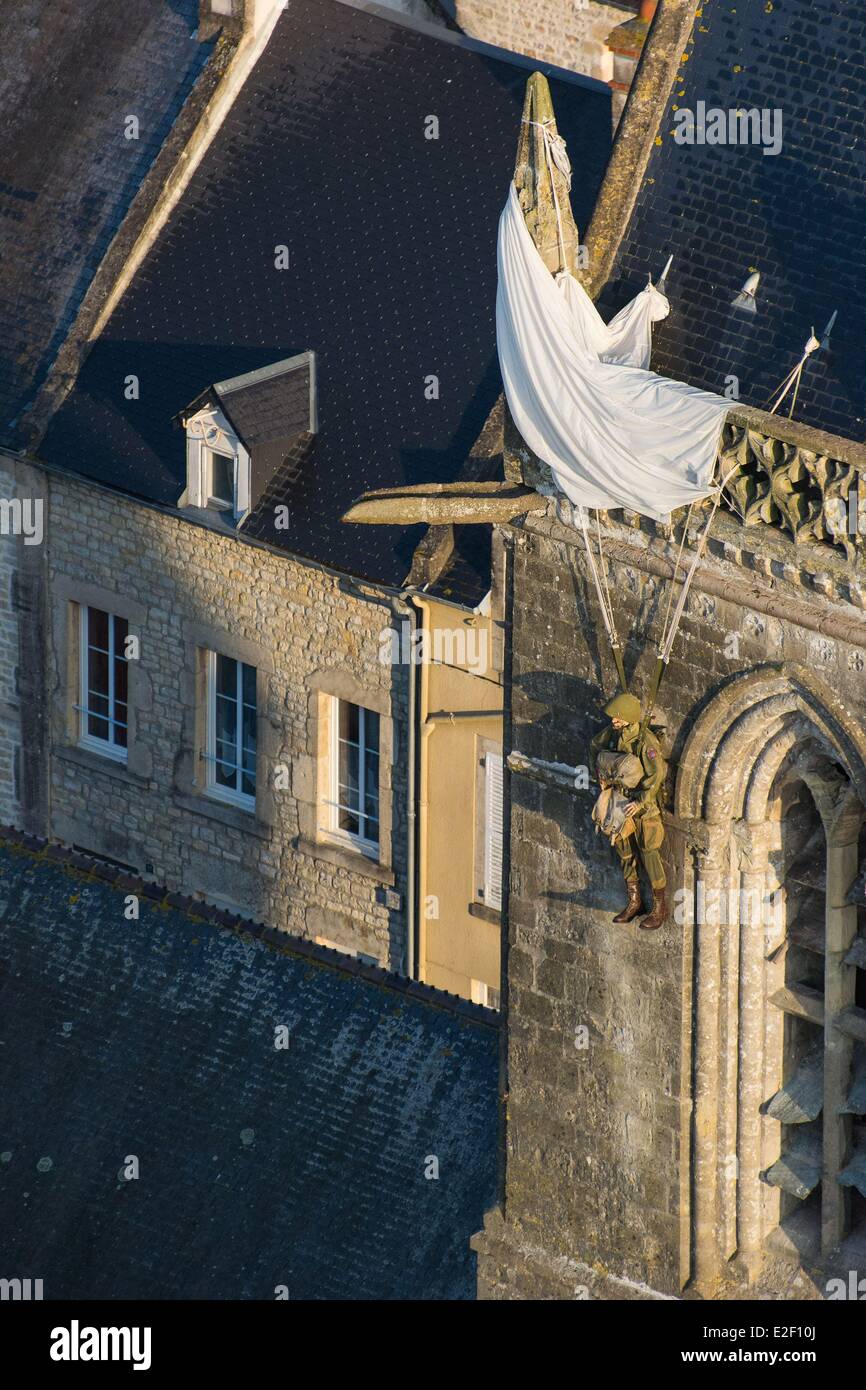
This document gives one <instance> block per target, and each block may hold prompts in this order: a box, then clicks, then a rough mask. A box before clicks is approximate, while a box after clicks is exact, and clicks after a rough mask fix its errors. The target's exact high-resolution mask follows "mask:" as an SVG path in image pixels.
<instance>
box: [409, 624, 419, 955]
mask: <svg viewBox="0 0 866 1390" xmlns="http://www.w3.org/2000/svg"><path fill="white" fill-rule="evenodd" d="M405 611H406V613H407V615H408V618H409V653H410V657H411V654H412V652H413V651H414V650H415V643H414V642H413V638H414V636H415V633H416V632H417V630H418V609H417V608H416V607H415V603H414V601H413V599H411V598H407V601H406V609H405ZM408 699H409V732H408V740H407V753H406V757H407V761H408V764H409V766H408V777H407V789H406V800H407V805H406V974H407V975H408V977H409V979H410V980H417V979H418V949H417V937H418V883H417V869H416V864H417V858H418V856H417V845H418V816H417V805H418V775H417V773H418V769H417V762H418V751H417V750H418V737H417V730H418V726H419V723H420V710H419V708H418V670H417V666H416V663H415V662H414V661H412V660H411V659H410V661H409V688H408Z"/></svg>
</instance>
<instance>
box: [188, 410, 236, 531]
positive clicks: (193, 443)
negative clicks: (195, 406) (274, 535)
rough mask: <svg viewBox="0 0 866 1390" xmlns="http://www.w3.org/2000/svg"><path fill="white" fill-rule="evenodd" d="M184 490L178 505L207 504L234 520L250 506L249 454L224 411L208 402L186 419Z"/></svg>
mask: <svg viewBox="0 0 866 1390" xmlns="http://www.w3.org/2000/svg"><path fill="white" fill-rule="evenodd" d="M186 461H187V479H186V490H185V491H184V493H183V495H182V497H181V498H180V502H179V505H180V506H191V507H209V508H212V509H213V510H214V511H219V512H226V513H230V514H231V517H232V519H233V520H239V519H240V518H242V517H244V516H245V515H246V513H247V512H248V511H249V508H250V456H249V453H248V452H247V450H246V449H245V448H244V446H243V444H242V443H241V441H240V439H238V436H237V435H236V434H235V432H234V430H233V429H232V427H231V425H230V424H229V422H228V420H227V419H226V417H225V415H224V414H223V413H222V411H221V410H218V409H217V408H216V407H215V406H207V407H205V408H204V409H202V410H200V411H198V412H197V413H196V414H195V415H193V416H190V418H189V419H188V420H187V421H186Z"/></svg>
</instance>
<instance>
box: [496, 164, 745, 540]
mask: <svg viewBox="0 0 866 1390" xmlns="http://www.w3.org/2000/svg"><path fill="white" fill-rule="evenodd" d="M498 261H499V288H498V291H497V296H496V337H497V346H498V349H499V365H500V368H501V370H502V379H503V382H504V385H505V396H506V399H507V401H508V405H509V408H510V410H511V414H512V417H513V419H514V423H515V424H516V426H517V428H518V430H519V431H520V433H521V435H522V436H523V439H524V440H525V441H526V443H527V444H528V446H529V448H530V449H532V450H533V452H534V453H536V454H537V455H538V457H539V458H540V459H543V460H544V462H545V463H547V464H549V465H550V468H551V470H552V472H553V475H554V477H555V479H556V482H557V484H558V486H559V487H560V488H561V489H562V491H563V492H564V493H565V495H566V496H567V497H569V498H570V499H571V501H572V502H573V503H575V504H576V505H577V506H582V507H596V508H608V507H626V508H628V509H629V510H631V511H635V512H640V513H642V515H644V516H649V517H653V518H655V519H656V520H659V519H661V518H663V517H666V516H667V515H668V514H669V513H670V512H672V511H673V510H674V509H675V508H676V507H682V506H687V505H688V504H689V503H690V502H695V501H698V500H699V499H700V498H703V497H706V496H708V495H709V493H710V492H712V490H713V488H712V484H711V478H712V473H713V468H714V465H715V462H716V458H717V455H718V447H719V437H720V434H721V428H722V423H723V421H724V418H725V415H726V413H727V411H728V410H729V409H730V404H731V403H730V401H727V400H725V399H724V398H723V397H722V396H716V395H714V394H713V393H712V392H710V391H699V390H697V389H696V388H695V387H693V386H687V385H686V384H685V383H684V382H681V381H671V380H670V379H669V378H667V377H663V376H657V375H656V373H655V372H651V371H648V370H647V368H648V367H649V361H650V349H651V340H652V324H653V322H655V321H656V320H657V319H663V318H665V317H666V315H667V314H668V313H669V312H670V306H669V304H668V301H667V300H666V298H665V297H664V295H663V294H660V293H659V292H658V290H656V289H654V288H653V286H652V285H647V287H646V289H644V290H642V291H641V293H640V294H639V295H637V296H636V297H635V298H634V299H633V300H632V301H631V302H630V303H629V304H627V305H626V306H625V308H624V309H622V310H621V311H620V312H619V313H618V314H617V315H616V317H615V318H613V319H612V320H611V322H610V323H609V324H605V323H604V321H603V320H602V318H601V317H600V315H599V313H598V311H597V309H596V308H595V305H594V304H593V302H592V300H591V299H590V298H589V295H588V294H587V293H586V291H585V290H584V289H583V286H582V285H580V284H579V283H578V281H577V280H575V278H574V276H573V275H570V274H569V273H568V272H562V273H560V274H559V275H558V276H557V277H556V278H554V277H553V276H552V275H551V273H550V271H549V270H548V269H547V267H546V266H545V264H544V262H543V261H542V259H541V256H540V255H539V253H538V251H537V249H536V246H535V243H534V242H533V240H532V237H531V236H530V234H529V230H528V228H527V226H526V223H525V221H524V218H523V213H522V212H521V209H520V203H519V200H518V196H517V189H516V188H515V186H514V184H513V183H512V185H511V188H510V191H509V195H508V202H507V203H506V205H505V208H504V209H503V212H502V216H501V217H500V219H499V248H498Z"/></svg>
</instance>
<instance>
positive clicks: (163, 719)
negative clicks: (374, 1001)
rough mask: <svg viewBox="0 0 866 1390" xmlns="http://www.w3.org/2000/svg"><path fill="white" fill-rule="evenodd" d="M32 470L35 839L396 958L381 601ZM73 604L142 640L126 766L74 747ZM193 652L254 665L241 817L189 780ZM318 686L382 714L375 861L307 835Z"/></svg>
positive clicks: (400, 762)
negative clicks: (44, 613) (118, 619)
mask: <svg viewBox="0 0 866 1390" xmlns="http://www.w3.org/2000/svg"><path fill="white" fill-rule="evenodd" d="M47 482H48V491H49V510H50V516H51V521H52V526H51V540H50V546H49V553H48V556H47V562H48V574H47V607H48V617H49V630H48V639H47V656H46V661H47V683H48V687H49V691H50V697H51V718H50V778H51V804H50V817H49V826H48V833H49V834H50V835H52V836H54V837H56V838H59V839H61V840H63V841H65V842H66V843H69V844H77V845H79V846H81V847H82V848H84V849H89V850H92V851H95V852H98V853H101V854H104V855H107V856H110V857H111V858H113V859H116V860H118V861H120V862H121V863H125V864H129V865H131V866H132V867H134V868H135V869H136V870H137V871H138V872H140V873H142V874H143V875H144V876H145V877H147V878H152V879H154V880H156V881H157V882H160V883H164V884H166V885H168V887H169V888H170V889H174V890H177V891H182V892H185V893H198V894H200V895H202V896H203V897H205V898H207V899H208V900H210V901H214V902H216V903H218V904H225V905H226V906H227V907H228V906H230V907H233V908H235V909H240V910H242V911H243V912H245V913H247V914H249V915H252V916H253V917H255V918H257V919H259V920H263V921H265V922H268V923H270V924H271V925H273V926H276V927H278V928H282V929H285V930H287V931H291V932H294V933H297V934H299V935H301V936H306V937H310V938H316V937H321V938H323V939H325V940H327V941H328V942H331V943H335V944H337V945H340V946H343V947H345V948H347V949H351V950H355V951H360V952H362V953H363V954H365V955H369V956H373V957H374V958H375V959H376V960H378V961H380V962H381V963H383V964H386V965H388V966H390V967H391V968H393V969H400V968H402V967H403V966H404V965H405V950H406V940H405V937H406V929H405V904H406V891H405V873H406V807H405V804H404V799H403V798H404V796H405V792H404V789H405V787H406V780H407V779H406V737H405V733H406V718H407V672H406V669H405V668H403V667H400V666H394V667H392V666H389V665H382V664H381V662H380V660H379V651H380V641H379V636H378V634H379V632H380V631H381V629H382V628H383V627H387V626H388V625H389V623H390V622H391V621H392V606H391V602H390V600H389V598H388V596H387V595H385V594H382V593H378V592H377V591H376V590H374V589H371V588H369V587H367V588H365V589H364V591H363V592H362V591H361V590H359V589H356V588H355V587H354V586H353V584H352V582H351V581H349V580H347V579H344V578H340V577H339V576H336V575H332V574H328V573H325V572H324V571H323V570H322V569H321V568H320V567H317V566H314V565H307V564H304V563H302V562H299V561H295V560H293V559H291V558H289V557H284V556H282V555H279V554H274V553H272V552H270V551H268V550H267V549H265V548H262V547H256V546H254V545H250V544H248V543H244V542H242V541H240V540H238V539H237V538H235V537H234V536H233V535H231V534H225V533H223V532H219V531H216V530H213V529H207V528H205V527H202V526H200V525H193V524H190V523H189V522H187V521H185V520H183V519H181V518H179V517H178V516H175V515H173V514H171V513H166V512H162V511H160V510H159V509H157V508H153V507H148V506H145V505H141V504H139V503H137V502H135V501H132V500H130V499H128V498H125V497H122V496H120V495H117V494H113V493H110V492H108V491H106V490H102V489H100V488H97V487H94V486H91V485H89V484H88V483H86V482H85V481H79V480H76V479H75V478H73V477H65V476H61V475H58V474H51V475H50V477H49V478H48V479H47ZM76 604H93V605H94V606H101V607H104V608H106V609H109V610H111V611H115V612H118V613H120V614H121V615H124V616H127V618H128V621H129V630H130V632H131V633H134V634H135V635H137V636H138V637H139V639H140V660H139V661H137V662H131V663H130V705H131V708H130V724H131V727H130V749H129V760H128V764H127V765H126V766H124V765H122V764H118V763H111V762H110V761H109V760H107V759H105V758H104V757H101V756H100V755H99V754H96V753H93V752H90V751H88V750H86V749H83V748H81V747H78V746H77V739H76V735H75V728H76V726H75V719H74V715H73V714H71V713H70V708H71V705H72V704H73V703H74V701H75V698H76V689H77V687H76V675H75V666H76V658H75V633H74V627H75V614H76ZM2 631H3V629H2V627H0V632H2ZM204 648H210V649H213V650H217V651H222V652H223V653H225V654H226V655H229V656H235V657H236V659H241V660H244V661H247V662H249V663H250V664H252V665H255V666H256V668H257V670H258V672H259V676H258V695H257V698H258V715H259V718H258V742H259V748H260V756H259V763H258V786H257V805H256V813H255V815H251V814H249V813H248V812H245V811H243V810H241V809H239V808H235V807H231V806H225V805H221V804H218V803H216V802H213V801H211V800H210V799H209V798H208V797H206V796H205V795H203V794H202V784H203V778H202V770H203V769H202V763H201V759H200V757H199V756H198V755H199V752H200V749H201V744H202V731H201V689H200V674H199V667H198V665H197V662H198V661H199V658H198V657H197V655H196V654H197V652H198V651H200V650H202V649H204ZM0 659H2V658H0ZM4 671H5V667H4ZM326 695H336V696H338V697H341V698H346V699H352V700H354V701H356V702H357V703H364V704H366V705H367V706H368V707H370V708H374V709H377V710H378V711H379V712H380V714H381V716H382V755H383V756H382V767H383V772H382V781H381V790H382V796H383V811H382V820H383V835H382V851H381V855H380V861H381V862H379V863H375V862H373V861H372V860H370V859H366V858H365V857H364V856H363V855H361V854H360V853H356V852H353V851H351V850H347V849H344V848H341V847H337V846H334V845H330V844H324V843H320V842H319V836H318V833H317V831H318V826H319V825H320V823H321V815H320V805H319V799H320V790H321V777H320V767H319V764H320V761H321V758H322V757H323V756H324V749H323V724H322V720H323V716H322V704H321V700H322V697H323V696H326ZM280 769H282V771H281V772H280ZM278 773H279V774H280V776H279V780H280V782H281V783H282V784H285V785H278V784H277V782H278V778H277V774H278Z"/></svg>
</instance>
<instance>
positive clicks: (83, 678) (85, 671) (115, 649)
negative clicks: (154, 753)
mask: <svg viewBox="0 0 866 1390" xmlns="http://www.w3.org/2000/svg"><path fill="white" fill-rule="evenodd" d="M128 632H129V624H128V622H127V620H126V618H119V617H118V616H117V615H116V614H115V613H106V612H105V611H104V609H102V608H90V607H88V606H86V605H83V606H82V608H81V621H80V640H81V646H80V654H79V675H80V679H79V698H78V704H77V705H76V706H75V709H76V711H77V713H78V742H79V744H80V745H81V746H82V747H83V748H90V749H92V750H93V751H94V752H97V753H102V754H103V755H104V756H105V757H108V758H114V759H116V760H117V762H126V758H127V737H128V728H129V705H128V700H129V693H128V692H129V670H128V664H127V659H126V638H127V636H128Z"/></svg>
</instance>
